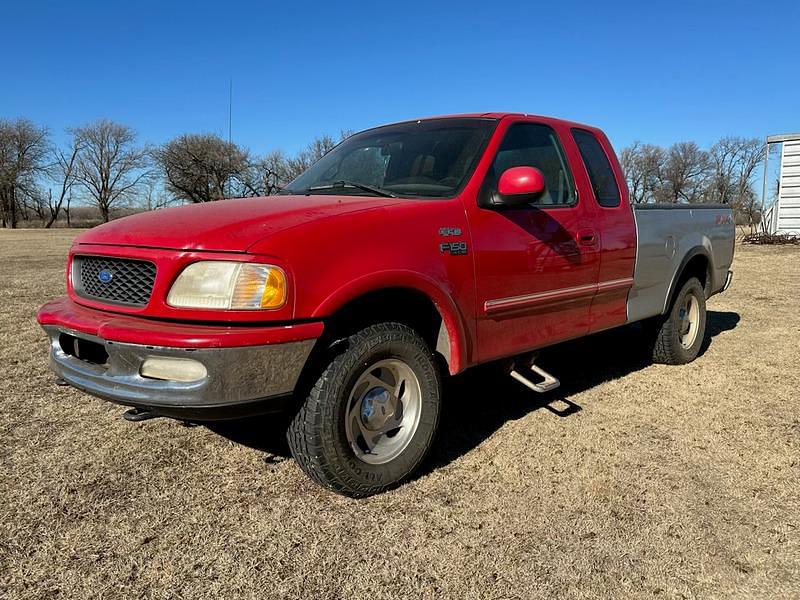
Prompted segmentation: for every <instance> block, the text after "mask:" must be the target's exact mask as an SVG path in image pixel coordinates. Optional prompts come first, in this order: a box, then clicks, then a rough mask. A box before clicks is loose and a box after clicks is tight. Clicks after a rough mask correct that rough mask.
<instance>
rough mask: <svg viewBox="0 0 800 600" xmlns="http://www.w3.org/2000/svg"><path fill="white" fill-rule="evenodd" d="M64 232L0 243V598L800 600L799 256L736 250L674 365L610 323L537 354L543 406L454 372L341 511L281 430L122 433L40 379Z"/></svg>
mask: <svg viewBox="0 0 800 600" xmlns="http://www.w3.org/2000/svg"><path fill="white" fill-rule="evenodd" d="M73 235H74V232H69V231H52V232H43V231H37V232H22V231H19V232H6V231H3V232H2V233H1V234H0V257H2V258H0V284H1V285H0V293H1V294H2V304H1V305H0V310H2V332H1V334H0V335H1V337H0V352H1V353H2V358H1V362H0V364H2V378H3V383H2V392H0V437H1V438H2V463H1V464H0V471H1V472H0V476H2V479H1V480H0V492H1V495H2V502H1V503H0V523H2V525H0V527H1V528H0V596H2V595H5V596H6V597H9V598H42V597H53V598H56V597H68V598H89V597H106V598H121V597H137V598H138V597H142V598H166V597H180V598H192V599H195V598H221V597H230V598H273V597H275V598H277V597H304V598H370V599H378V598H415V597H426V598H463V599H467V598H524V599H527V598H552V597H565V598H579V597H580V598H613V597H642V598H651V597H665V598H696V597H703V598H708V597H711V598H731V597H755V598H788V597H795V598H797V597H800V531H798V528H799V527H800V484H799V483H798V475H800V403H799V402H798V383H800V381H798V373H800V351H799V350H798V340H800V312H799V311H798V309H799V308H800V250H798V249H797V248H773V247H769V248H767V247H764V248H759V247H740V248H738V250H737V257H736V263H735V270H736V279H735V281H734V284H733V287H732V288H731V289H730V290H729V291H728V292H727V293H726V294H724V295H721V296H718V297H715V298H714V299H712V300H711V302H710V306H709V309H710V311H711V312H710V314H709V327H710V330H711V334H712V336H713V337H712V339H711V341H710V344H709V346H708V348H707V350H706V352H705V353H704V354H703V355H702V356H701V357H700V358H699V359H698V360H697V361H696V362H694V363H693V364H691V365H688V366H685V367H665V366H654V365H649V364H647V363H646V362H645V361H643V360H642V359H641V354H640V352H639V351H638V349H637V348H638V345H637V344H638V342H639V338H638V333H637V331H636V330H635V329H626V330H621V331H617V332H611V333H606V334H603V335H600V336H595V337H593V338H590V339H588V340H584V341H581V342H579V343H571V344H568V345H566V346H562V347H560V348H558V349H556V350H554V351H551V352H549V353H548V354H547V356H546V363H545V366H549V367H551V369H552V371H553V372H554V373H555V374H556V375H557V376H560V377H561V378H562V379H563V380H564V381H565V385H564V387H563V388H562V390H561V391H560V393H558V394H553V395H551V396H548V397H544V398H543V397H537V396H535V395H533V394H531V393H528V392H527V391H526V390H525V389H524V388H522V387H520V386H519V385H518V384H516V383H515V382H513V381H511V380H507V379H506V378H503V377H501V376H500V375H498V374H497V372H496V371H494V370H493V369H491V368H483V369H480V370H477V371H474V372H472V373H470V374H468V375H467V376H465V377H462V378H460V379H458V380H456V381H453V382H452V383H451V384H450V385H448V388H447V391H446V407H445V410H446V421H445V423H444V431H443V434H442V436H441V438H440V440H439V444H438V446H437V448H436V451H435V452H434V456H433V458H432V460H431V461H430V463H429V465H428V466H427V468H426V469H425V471H424V472H423V473H422V474H421V475H420V476H419V477H418V478H416V479H415V480H414V481H411V482H410V483H408V484H406V485H404V486H403V487H401V488H399V489H397V490H395V491H393V492H390V493H387V494H384V495H382V496H379V497H374V498H370V499H367V500H363V501H353V500H348V499H345V498H342V497H338V496H335V495H333V494H330V493H328V492H326V491H324V490H322V489H320V488H318V487H316V486H314V485H313V484H311V483H310V482H309V481H308V480H307V479H306V478H305V477H304V476H303V475H302V473H301V472H300V470H299V469H298V467H297V466H296V465H295V464H294V462H293V461H291V460H283V459H282V456H281V453H282V452H285V446H284V444H283V443H282V440H281V433H280V426H279V424H274V423H270V422H254V423H251V424H250V425H249V426H232V427H226V428H215V429H216V431H213V430H211V429H209V428H206V427H193V428H187V427H184V426H182V425H181V424H180V423H178V422H174V421H168V420H155V421H149V422H146V423H144V424H140V425H133V424H130V423H127V422H125V421H123V420H122V419H120V418H119V415H120V413H121V412H122V410H121V409H120V408H119V407H117V406H113V405H111V404H107V403H104V402H101V401H99V400H95V399H92V398H90V397H87V396H85V395H83V394H81V393H79V392H77V391H74V390H71V389H64V388H57V387H55V386H54V385H53V377H52V376H51V374H50V373H49V372H48V370H47V367H46V352H47V344H46V343H45V340H44V337H43V334H42V332H41V331H40V330H39V328H38V326H37V325H36V323H35V321H34V314H35V311H36V308H37V307H38V306H39V305H40V304H41V303H43V302H44V301H45V300H47V299H48V298H50V297H53V296H55V295H58V294H60V293H62V291H63V288H64V284H63V278H64V273H63V271H64V268H63V262H64V255H65V252H66V249H67V246H68V244H69V242H70V239H71V237H72V236H73ZM562 397H563V398H566V400H567V401H568V403H566V402H562V401H559V399H560V398H562ZM548 402H550V403H549V404H547V403H548ZM569 403H571V404H569ZM265 448H266V449H270V450H271V451H272V452H277V458H274V459H273V460H271V461H269V462H265V461H264V460H262V457H263V456H264V449H265ZM269 456H272V455H269Z"/></svg>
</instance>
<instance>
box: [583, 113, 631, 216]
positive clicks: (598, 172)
mask: <svg viewBox="0 0 800 600" xmlns="http://www.w3.org/2000/svg"><path fill="white" fill-rule="evenodd" d="M572 137H573V139H574V140H575V144H577V146H578V151H579V152H580V153H581V158H582V159H583V164H584V165H585V166H586V172H587V173H588V175H589V181H590V182H591V184H592V190H593V191H594V197H595V199H596V200H597V203H598V204H599V205H600V206H602V207H604V208H614V207H616V206H619V203H620V193H619V186H618V185H617V179H616V177H615V176H614V169H613V168H612V167H611V163H610V162H609V160H608V156H607V155H606V153H605V150H603V146H602V144H600V142H599V141H598V139H597V138H596V137H595V135H594V134H593V133H591V132H590V131H586V130H585V129H573V130H572Z"/></svg>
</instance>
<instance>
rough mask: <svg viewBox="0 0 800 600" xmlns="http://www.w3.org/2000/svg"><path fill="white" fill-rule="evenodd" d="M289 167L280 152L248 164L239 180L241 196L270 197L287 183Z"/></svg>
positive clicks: (271, 153) (276, 151) (277, 151)
mask: <svg viewBox="0 0 800 600" xmlns="http://www.w3.org/2000/svg"><path fill="white" fill-rule="evenodd" d="M289 178H290V175H289V166H288V161H287V159H286V157H285V156H284V154H283V152H281V151H280V150H275V151H273V152H270V153H269V154H267V155H266V156H265V157H264V158H261V159H259V160H255V161H253V162H251V163H250V165H249V167H248V169H247V170H246V172H245V173H244V174H243V177H242V178H241V180H240V182H239V183H240V186H241V187H240V192H241V195H242V196H271V195H273V194H277V193H278V192H279V191H281V189H283V187H284V186H285V185H286V184H287V183H289V180H290V179H289Z"/></svg>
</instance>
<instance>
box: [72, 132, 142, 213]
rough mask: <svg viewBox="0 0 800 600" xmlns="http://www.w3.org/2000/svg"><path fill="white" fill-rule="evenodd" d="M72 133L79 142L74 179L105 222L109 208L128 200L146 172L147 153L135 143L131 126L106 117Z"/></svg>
mask: <svg viewBox="0 0 800 600" xmlns="http://www.w3.org/2000/svg"><path fill="white" fill-rule="evenodd" d="M72 135H73V137H74V142H75V143H77V144H79V145H80V151H79V152H78V155H77V161H76V167H75V173H76V178H77V182H78V184H79V185H80V186H81V188H82V189H83V190H84V192H85V193H86V197H87V198H88V199H89V200H91V201H92V202H93V203H94V204H96V205H97V207H98V208H99V209H100V214H101V216H102V218H103V221H104V222H108V219H109V214H110V212H111V209H112V208H115V207H117V206H120V205H123V204H125V203H126V202H128V201H129V200H131V198H132V197H133V196H134V195H135V193H136V190H137V188H138V187H139V186H140V185H141V184H142V182H143V180H144V179H145V177H146V176H147V175H148V171H147V167H148V164H149V163H148V157H149V153H148V151H147V149H146V148H143V147H141V146H138V145H137V144H136V133H135V132H134V131H133V129H131V128H130V127H127V126H125V125H120V124H119V123H114V122H112V121H108V120H105V119H101V120H99V121H96V122H94V123H91V124H89V125H85V126H83V127H78V128H76V129H74V130H72Z"/></svg>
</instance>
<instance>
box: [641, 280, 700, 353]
mask: <svg viewBox="0 0 800 600" xmlns="http://www.w3.org/2000/svg"><path fill="white" fill-rule="evenodd" d="M650 326H651V327H652V330H651V335H652V338H651V349H652V357H653V362H656V363H661V364H665V365H683V364H686V363H689V362H692V361H693V360H694V359H695V358H697V355H698V354H699V353H700V348H701V347H702V345H703V340H704V339H705V332H706V295H705V291H704V290H703V286H702V285H701V284H700V281H699V280H698V279H697V278H696V277H691V278H689V279H687V280H686V282H684V284H683V285H682V286H681V289H680V290H679V291H678V294H677V295H676V296H675V300H674V301H673V303H672V306H671V307H670V311H669V313H667V315H666V316H664V317H660V318H658V320H656V321H655V322H653V323H651V324H650Z"/></svg>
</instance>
